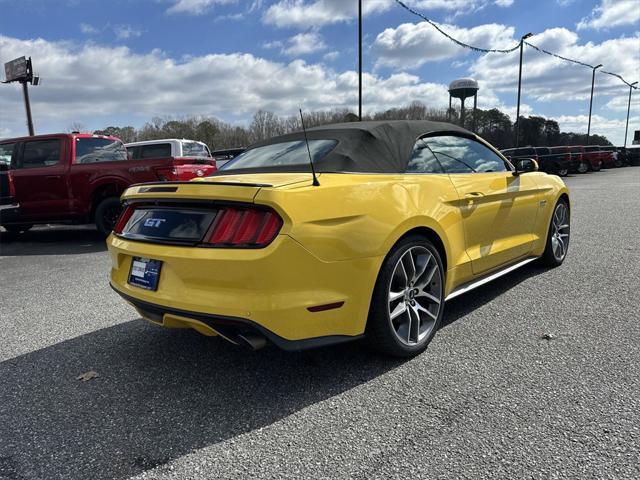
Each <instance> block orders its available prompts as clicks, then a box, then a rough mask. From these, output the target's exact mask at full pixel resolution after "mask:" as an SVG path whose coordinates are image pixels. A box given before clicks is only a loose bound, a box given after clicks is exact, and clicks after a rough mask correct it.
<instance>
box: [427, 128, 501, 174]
mask: <svg viewBox="0 0 640 480" xmlns="http://www.w3.org/2000/svg"><path fill="white" fill-rule="evenodd" d="M424 141H425V142H426V143H427V144H428V145H429V148H431V151H432V152H433V153H434V155H435V156H436V158H437V159H438V160H439V161H440V164H441V165H442V167H443V168H444V170H445V172H447V173H476V172H477V173H487V172H507V171H509V168H508V167H507V164H506V163H505V161H504V160H503V159H502V157H500V156H499V155H497V154H496V153H494V152H493V151H491V150H489V149H488V148H487V147H485V146H484V145H482V144H481V143H479V142H476V141H475V140H471V139H469V138H465V137H456V136H453V135H442V136H437V137H427V138H425V139H424Z"/></svg>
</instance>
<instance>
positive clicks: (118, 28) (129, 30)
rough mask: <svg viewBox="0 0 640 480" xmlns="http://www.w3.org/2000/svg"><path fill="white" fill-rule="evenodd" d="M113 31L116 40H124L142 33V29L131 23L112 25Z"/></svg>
mask: <svg viewBox="0 0 640 480" xmlns="http://www.w3.org/2000/svg"><path fill="white" fill-rule="evenodd" d="M113 33H115V34H116V38H117V39H118V40H126V39H128V38H135V37H139V36H140V35H142V30H140V29H139V28H136V27H133V26H131V25H114V27H113Z"/></svg>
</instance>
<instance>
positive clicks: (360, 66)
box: [358, 0, 362, 121]
mask: <svg viewBox="0 0 640 480" xmlns="http://www.w3.org/2000/svg"><path fill="white" fill-rule="evenodd" d="M358 119H359V120H360V121H362V0H358Z"/></svg>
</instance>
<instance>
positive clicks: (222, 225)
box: [204, 207, 282, 247]
mask: <svg viewBox="0 0 640 480" xmlns="http://www.w3.org/2000/svg"><path fill="white" fill-rule="evenodd" d="M281 227H282V218H280V215H278V214H277V213H276V212H275V211H273V210H271V209H266V208H265V209H257V208H244V207H222V208H221V209H220V211H219V212H218V214H217V215H216V219H215V220H214V222H213V224H212V225H211V228H209V231H208V232H207V234H206V235H205V238H204V244H205V245H209V246H215V247H265V246H267V245H268V244H269V243H271V241H272V240H273V239H274V238H275V237H276V235H278V232H279V231H280V228H281Z"/></svg>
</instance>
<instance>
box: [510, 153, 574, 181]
mask: <svg viewBox="0 0 640 480" xmlns="http://www.w3.org/2000/svg"><path fill="white" fill-rule="evenodd" d="M500 152H501V153H502V154H503V155H504V156H505V157H507V158H508V159H509V160H511V161H516V160H522V159H526V158H530V159H533V160H535V161H536V162H537V163H538V167H539V169H540V171H542V172H546V173H552V174H555V175H559V176H561V177H565V176H567V174H568V173H569V166H570V162H569V158H568V157H567V158H565V156H564V155H561V154H557V153H552V152H551V151H550V149H549V147H519V148H507V149H504V150H500Z"/></svg>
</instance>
